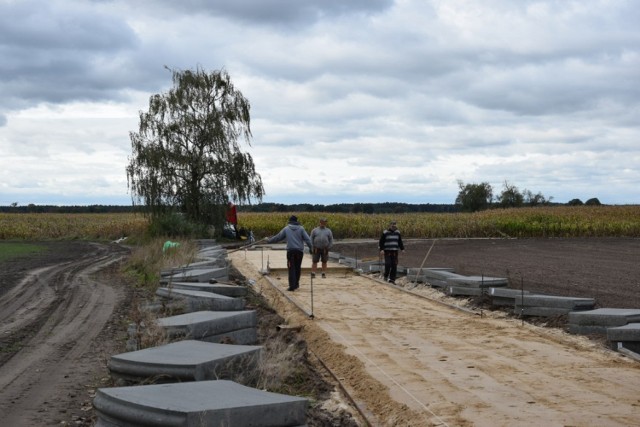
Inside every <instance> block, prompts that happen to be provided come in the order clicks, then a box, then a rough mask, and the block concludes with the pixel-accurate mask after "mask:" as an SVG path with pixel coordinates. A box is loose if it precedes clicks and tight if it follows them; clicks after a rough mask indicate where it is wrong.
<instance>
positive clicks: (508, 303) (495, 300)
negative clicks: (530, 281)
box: [488, 288, 530, 308]
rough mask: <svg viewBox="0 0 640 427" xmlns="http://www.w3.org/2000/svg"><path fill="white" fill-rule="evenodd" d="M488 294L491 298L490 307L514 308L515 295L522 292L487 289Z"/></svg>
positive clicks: (505, 289) (527, 293)
mask: <svg viewBox="0 0 640 427" xmlns="http://www.w3.org/2000/svg"><path fill="white" fill-rule="evenodd" d="M529 293H530V292H529V291H524V295H529ZM488 294H489V297H490V298H491V305H494V306H496V307H511V308H513V307H514V306H515V298H516V295H522V294H523V291H522V290H518V289H508V288H489V291H488Z"/></svg>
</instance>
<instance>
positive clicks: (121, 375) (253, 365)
mask: <svg viewBox="0 0 640 427" xmlns="http://www.w3.org/2000/svg"><path fill="white" fill-rule="evenodd" d="M261 351H262V346H251V345H229V344H216V343H209V342H203V341H196V340H184V341H178V342H174V343H170V344H165V345H161V346H157V347H151V348H146V349H144V350H138V351H133V352H129V353H122V354H118V355H114V356H111V359H110V360H109V366H108V367H109V371H110V373H111V376H112V377H114V378H117V379H121V380H125V381H128V382H136V383H140V382H147V383H148V382H149V381H152V382H154V383H160V382H163V383H165V382H178V381H205V380H215V379H229V380H234V379H236V378H237V377H239V376H242V375H243V374H244V373H245V372H248V371H249V370H254V369H257V364H258V360H259V357H260V354H261Z"/></svg>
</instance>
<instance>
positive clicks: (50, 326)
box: [0, 244, 125, 426]
mask: <svg viewBox="0 0 640 427" xmlns="http://www.w3.org/2000/svg"><path fill="white" fill-rule="evenodd" d="M124 253H125V251H124V250H123V249H122V248H120V247H117V246H114V245H102V244H90V245H89V250H88V251H87V252H86V253H85V254H84V255H83V256H82V257H81V258H79V259H75V260H72V261H67V262H61V263H59V264H55V265H52V266H48V267H44V268H39V269H36V270H32V271H29V272H28V273H27V274H26V277H25V278H24V279H23V280H22V281H20V282H19V283H18V284H17V285H16V286H14V287H12V288H11V289H10V290H9V291H8V292H7V293H5V294H4V295H2V298H1V299H0V337H3V338H7V337H12V338H13V339H12V340H8V341H10V342H13V346H14V348H13V349H4V351H3V356H4V358H5V359H6V357H8V356H11V354H12V357H10V358H9V359H8V360H3V362H4V363H3V364H2V365H1V366H0V413H1V414H2V420H1V422H0V423H1V424H2V425H6V426H35V425H38V426H40V425H60V421H59V419H60V418H64V414H60V413H59V412H58V411H60V407H61V405H60V401H61V400H63V401H64V400H65V399H67V400H69V402H70V403H71V402H74V403H75V401H77V400H78V396H77V393H78V387H82V386H85V385H86V384H82V382H86V377H87V372H90V371H92V370H94V369H95V367H96V366H95V365H96V363H98V362H97V361H96V359H95V358H94V357H87V356H88V354H89V353H91V352H92V351H94V350H95V348H96V347H97V342H96V340H97V338H98V335H99V334H100V332H101V331H102V330H103V328H104V326H105V324H106V323H107V321H108V320H109V318H110V316H111V315H112V313H113V312H114V309H115V308H116V307H117V305H118V304H120V303H121V302H122V301H121V299H122V298H121V297H122V295H121V292H119V291H118V290H117V288H115V287H113V286H112V284H111V283H109V282H108V281H101V280H99V279H97V278H96V277H95V275H94V273H96V272H98V271H99V270H102V269H104V268H106V267H108V266H109V265H111V264H113V263H115V262H117V261H119V260H121V259H122V257H123V256H124ZM18 349H19V351H17V352H16V350H18ZM14 352H15V353H14ZM7 355H8V356H7ZM79 383H80V384H79ZM53 402H55V403H53ZM51 407H55V408H57V409H55V410H54V413H51V412H49V409H50V408H51Z"/></svg>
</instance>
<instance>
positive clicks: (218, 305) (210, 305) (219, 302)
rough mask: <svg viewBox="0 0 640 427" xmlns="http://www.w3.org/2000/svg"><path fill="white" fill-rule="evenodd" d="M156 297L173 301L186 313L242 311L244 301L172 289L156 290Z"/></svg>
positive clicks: (202, 292) (200, 292)
mask: <svg viewBox="0 0 640 427" xmlns="http://www.w3.org/2000/svg"><path fill="white" fill-rule="evenodd" d="M156 295H157V296H159V297H162V298H166V299H169V300H173V301H174V302H175V303H176V305H178V306H181V307H182V308H183V309H184V310H185V311H187V312H194V311H202V310H214V311H234V310H244V307H245V300H244V299H242V298H232V297H228V296H225V295H219V294H215V293H211V292H205V291H193V290H183V289H173V288H158V289H157V290H156Z"/></svg>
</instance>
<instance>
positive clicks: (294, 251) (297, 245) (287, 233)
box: [267, 215, 313, 291]
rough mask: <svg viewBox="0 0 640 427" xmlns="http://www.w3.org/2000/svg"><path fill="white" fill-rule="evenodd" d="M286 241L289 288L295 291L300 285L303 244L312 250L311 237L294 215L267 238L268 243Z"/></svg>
mask: <svg viewBox="0 0 640 427" xmlns="http://www.w3.org/2000/svg"><path fill="white" fill-rule="evenodd" d="M285 239H286V241H287V269H288V270H289V289H287V290H288V291H295V290H296V289H298V288H299V287H300V275H301V274H302V258H303V256H304V244H305V243H306V244H307V246H308V247H309V253H311V252H312V248H313V245H312V243H311V238H310V237H309V235H308V234H307V232H306V231H305V229H304V227H303V226H302V225H301V224H300V223H299V222H298V218H297V217H296V216H295V215H291V217H289V223H288V224H287V225H286V226H285V227H284V228H283V229H282V230H280V232H279V233H278V234H276V235H275V236H273V237H270V238H269V239H267V242H268V243H277V242H281V241H282V240H285Z"/></svg>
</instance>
